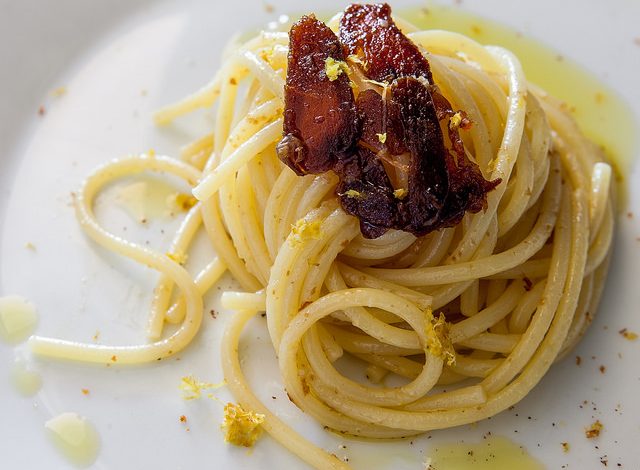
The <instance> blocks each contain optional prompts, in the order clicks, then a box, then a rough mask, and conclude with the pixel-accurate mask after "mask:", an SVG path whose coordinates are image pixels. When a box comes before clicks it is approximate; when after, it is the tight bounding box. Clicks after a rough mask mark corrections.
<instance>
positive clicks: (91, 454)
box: [44, 413, 100, 467]
mask: <svg viewBox="0 0 640 470" xmlns="http://www.w3.org/2000/svg"><path fill="white" fill-rule="evenodd" d="M44 427H45V428H46V429H47V430H48V431H49V432H48V434H49V437H50V438H51V441H52V442H53V444H54V445H55V446H56V448H57V449H58V450H59V451H60V452H61V453H62V454H63V455H64V456H65V457H66V458H67V460H69V462H71V463H72V464H74V465H76V466H78V467H88V466H89V465H91V464H92V463H93V462H95V460H96V457H97V456H98V450H99V449H100V438H99V436H98V433H97V431H96V430H95V428H94V427H93V425H92V424H91V423H90V422H89V421H87V419H86V418H84V417H82V416H80V415H78V414H77V413H62V414H61V415H59V416H56V417H55V418H52V419H50V420H49V421H47V422H46V423H45V424H44Z"/></svg>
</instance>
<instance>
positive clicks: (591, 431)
mask: <svg viewBox="0 0 640 470" xmlns="http://www.w3.org/2000/svg"><path fill="white" fill-rule="evenodd" d="M603 427H604V426H603V425H602V423H601V422H600V420H599V419H598V420H596V421H595V423H593V424H592V425H591V426H589V427H588V428H587V429H585V431H584V435H585V436H587V439H593V438H594V437H598V436H599V435H600V431H602V428H603Z"/></svg>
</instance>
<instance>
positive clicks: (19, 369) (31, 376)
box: [11, 359, 42, 397]
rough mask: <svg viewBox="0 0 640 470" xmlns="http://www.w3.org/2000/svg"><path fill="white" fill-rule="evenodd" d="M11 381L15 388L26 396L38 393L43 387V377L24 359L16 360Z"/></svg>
mask: <svg viewBox="0 0 640 470" xmlns="http://www.w3.org/2000/svg"><path fill="white" fill-rule="evenodd" d="M11 382H12V383H13V386H14V387H15V389H16V390H17V391H18V393H20V395H23V396H25V397H31V396H33V395H35V394H36V393H38V390H40V388H41V387H42V378H41V377H40V374H38V373H37V372H36V371H35V370H33V369H31V368H30V367H29V365H28V364H27V363H26V362H25V361H23V360H22V359H18V360H16V362H15V363H14V364H13V369H12V370H11Z"/></svg>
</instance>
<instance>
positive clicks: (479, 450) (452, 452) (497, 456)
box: [427, 436, 545, 470]
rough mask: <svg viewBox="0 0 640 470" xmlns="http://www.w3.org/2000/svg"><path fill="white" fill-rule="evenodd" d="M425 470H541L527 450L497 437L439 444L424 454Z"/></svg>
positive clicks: (540, 464) (508, 440)
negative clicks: (425, 458)
mask: <svg viewBox="0 0 640 470" xmlns="http://www.w3.org/2000/svg"><path fill="white" fill-rule="evenodd" d="M427 455H428V457H427V468H428V469H429V470H512V469H518V470H544V468H545V467H544V465H543V464H542V463H541V462H540V461H538V460H537V459H535V458H534V457H532V456H531V455H529V453H528V452H527V450H526V449H525V448H524V447H523V446H521V445H519V444H517V443H515V442H513V441H511V440H510V439H507V438H506V437H501V436H489V437H487V438H486V439H484V440H482V441H480V442H478V443H472V444H467V443H452V444H439V445H437V446H436V447H434V448H432V449H430V450H429V451H428V452H427Z"/></svg>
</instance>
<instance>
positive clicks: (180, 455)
mask: <svg viewBox="0 0 640 470" xmlns="http://www.w3.org/2000/svg"><path fill="white" fill-rule="evenodd" d="M222 3H224V7H222V6H217V5H218V2H213V1H205V0H192V1H183V2H177V1H176V2H152V1H136V2H128V1H124V0H111V1H104V0H100V1H92V2H84V1H80V0H57V1H56V2H40V1H35V0H28V1H22V2H16V1H9V0H0V85H1V86H0V295H8V294H20V295H23V296H25V297H27V298H29V299H31V300H32V301H33V302H34V303H35V304H36V305H37V306H38V311H39V314H40V324H39V326H38V330H37V331H38V333H39V334H46V335H53V336H59V337H65V338H71V339H77V340H83V341H90V340H91V338H92V337H93V335H94V334H95V333H96V331H97V330H99V331H100V340H101V341H102V342H103V343H105V344H108V343H112V344H116V343H120V344H124V343H133V342H140V341H143V340H144V336H143V334H142V329H143V326H144V322H145V316H146V308H147V306H148V303H149V300H150V291H151V288H152V286H153V283H154V281H155V279H156V274H155V273H152V272H150V271H147V270H144V269H142V268H139V267H136V266H133V265H132V264H130V263H129V262H127V261H122V260H120V259H116V258H114V257H112V256H111V255H109V254H106V253H105V252H104V251H103V250H101V249H100V248H97V247H96V246H94V245H93V244H92V243H90V242H89V241H88V240H87V239H86V238H85V237H84V236H83V235H82V234H81V233H80V230H79V228H78V227H77V226H76V223H75V220H74V217H73V212H72V209H71V208H70V207H69V201H70V198H69V193H70V192H71V191H72V190H74V189H75V188H76V187H77V186H78V184H79V183H80V181H81V180H82V178H83V176H84V175H86V174H87V173H88V172H89V171H90V170H91V169H92V168H94V167H95V166H96V165H98V164H100V163H102V162H104V161H106V160H108V159H110V158H113V157H117V156H121V155H124V154H127V153H132V152H133V153H135V152H142V151H146V150H148V149H149V148H154V149H155V150H156V151H157V152H158V153H162V154H170V155H176V154H177V150H178V148H179V146H180V145H182V144H184V143H185V142H187V141H189V140H191V138H194V137H197V136H198V135H200V131H202V130H204V129H205V128H206V125H207V119H208V116H207V115H206V113H204V114H202V115H199V116H195V117H193V118H188V119H182V120H180V122H179V123H178V124H177V125H175V126H173V127H171V128H167V129H162V130H159V129H155V128H154V127H153V125H152V122H151V113H152V112H153V110H155V109H157V108H158V107H159V106H161V105H163V104H166V103H168V102H171V101H173V100H175V99H177V98H179V97H182V96H183V95H185V94H187V93H189V92H191V91H193V90H194V89H196V88H197V87H198V86H200V85H201V84H203V83H205V82H206V81H207V80H208V79H209V78H210V77H211V76H212V75H213V73H214V71H215V69H216V67H217V65H218V60H219V56H220V52H221V50H222V47H223V45H224V44H225V42H226V40H227V39H228V38H230V37H231V35H232V34H233V33H234V32H236V31H241V30H245V29H247V28H251V27H258V26H260V25H263V24H266V22H267V21H269V20H274V19H277V17H278V16H279V15H280V14H285V13H289V12H292V11H294V12H295V11H304V12H308V11H313V10H314V9H318V8H320V9H322V10H323V11H326V10H328V9H335V10H337V9H339V8H341V7H342V6H344V4H345V3H344V2H335V1H327V0H325V1H322V2H320V1H316V2H305V6H304V7H303V6H301V5H302V4H301V3H300V2H295V1H293V0H292V1H283V0H280V1H276V0H272V1H270V2H269V3H270V4H271V5H273V6H274V7H275V11H274V12H271V13H268V12H267V11H266V9H265V6H264V3H263V2H261V1H259V0H246V1H242V0H238V1H236V2H220V4H222ZM416 4H417V2H415V1H401V2H395V3H394V4H393V6H394V7H395V8H396V10H397V9H398V7H400V6H416ZM462 7H463V8H465V9H469V10H471V11H474V12H477V13H481V14H483V15H484V16H487V17H489V18H493V19H496V20H499V21H501V22H503V23H505V24H508V25H511V26H513V27H515V28H517V29H518V30H520V31H522V32H523V33H524V34H527V35H532V36H534V37H537V38H540V39H542V40H543V41H544V42H545V43H547V44H549V45H553V46H554V47H555V48H556V49H557V50H558V52H560V53H562V54H565V55H566V56H568V57H571V58H573V59H575V60H577V61H578V62H580V63H581V64H583V65H584V66H586V67H587V68H589V69H590V70H591V71H592V72H594V73H595V74H596V75H597V76H598V77H599V78H601V79H603V80H605V81H607V83H609V84H610V85H611V86H612V87H613V88H615V89H617V90H618V91H619V93H620V95H621V96H622V97H623V98H624V99H625V100H626V101H627V102H628V103H629V104H630V106H631V107H632V108H633V109H634V111H635V115H636V118H638V117H639V116H640V91H639V90H640V88H639V87H638V86H637V80H638V77H640V66H639V65H638V64H640V46H639V45H637V44H635V43H634V38H637V37H640V26H638V22H637V20H638V18H640V3H638V2H634V1H631V0H619V1H616V2H601V1H578V0H574V1H566V2H558V1H536V2H527V3H525V2H500V1H497V0H492V1H482V2H480V1H478V2H472V1H468V0H465V1H464V3H463V4H462ZM59 86H65V87H66V88H67V93H66V94H65V95H64V96H63V97H60V98H55V97H53V96H52V95H51V91H52V90H54V89H55V88H57V87H59ZM40 105H44V106H45V108H46V114H45V115H44V116H38V113H37V111H38V108H39V106H40ZM637 153H638V152H637V151H636V156H637ZM629 181H630V184H629V188H630V195H629V199H630V206H629V208H628V211H630V212H634V213H637V214H638V215H637V217H640V211H639V208H638V204H639V202H640V192H639V191H638V189H637V187H638V183H640V175H639V174H638V172H637V166H635V165H634V167H633V172H632V173H631V174H630V175H629ZM634 186H635V188H634ZM100 213H101V214H103V215H106V217H104V220H105V223H106V224H107V225H108V226H109V227H111V228H112V229H113V230H115V231H118V230H122V228H123V227H124V226H127V225H128V226H129V227H130V228H131V232H133V234H132V233H131V232H130V233H129V235H128V236H133V237H137V240H139V241H141V242H144V241H147V240H148V241H149V242H150V243H151V244H152V245H153V246H156V247H158V249H163V248H162V247H163V246H166V244H167V242H168V240H169V238H168V236H169V235H168V234H169V233H171V221H168V225H167V221H166V220H165V221H156V222H153V223H151V224H149V226H148V227H146V228H144V229H142V230H139V231H138V232H137V233H136V232H135V231H134V230H133V226H135V225H136V224H135V223H134V222H132V221H131V220H130V219H127V216H126V215H125V214H123V213H122V212H118V211H117V210H114V211H111V212H104V211H103V212H100ZM637 217H635V218H627V217H621V218H620V221H619V222H620V223H619V229H618V234H617V237H616V238H617V239H616V250H615V256H614V262H613V264H612V269H611V275H610V279H609V283H608V286H607V289H606V294H605V298H604V300H603V303H602V306H601V309H600V312H599V315H598V317H597V319H596V321H595V323H594V324H593V326H592V327H591V329H590V330H589V332H588V334H587V335H586V337H585V338H584V340H583V341H582V343H581V344H580V345H579V347H578V349H577V351H576V352H575V354H579V355H581V356H582V358H583V363H582V365H581V366H580V367H577V366H576V365H575V363H574V356H575V354H572V355H571V356H570V357H569V358H568V359H567V360H566V361H563V362H562V363H560V364H557V365H556V366H554V367H553V369H552V370H551V372H550V373H549V374H548V375H547V376H546V377H545V378H544V379H543V381H542V382H541V383H540V384H539V386H538V387H537V388H536V389H535V390H534V391H533V392H532V393H531V394H530V395H529V396H528V397H527V398H526V399H525V400H524V401H522V402H521V403H520V404H518V406H517V407H516V408H515V409H514V410H511V411H508V412H505V413H503V414H501V415H499V416H497V417H495V418H493V419H491V420H489V421H485V422H483V423H479V424H478V425H475V426H464V427H461V428H458V429H453V430H447V431H441V432H435V433H432V436H431V438H429V439H427V438H422V439H418V440H415V442H414V445H412V446H410V445H409V444H408V442H406V441H400V442H391V443H387V442H385V443H377V444H375V445H371V444H368V443H363V442H359V441H353V440H345V439H343V438H340V437H336V436H332V435H328V434H326V433H324V432H322V430H321V429H319V427H318V426H317V425H316V424H314V423H312V422H311V421H310V420H309V419H307V418H306V417H305V416H304V415H303V414H302V413H300V412H299V411H298V410H297V409H296V408H295V407H294V406H293V405H291V404H290V403H289V402H288V400H287V399H286V396H285V395H284V392H283V390H282V387H281V385H280V384H279V381H278V379H277V377H278V372H277V369H276V366H275V361H274V360H272V359H271V357H272V356H271V347H270V345H269V344H268V343H267V334H266V330H265V329H264V325H263V324H262V321H261V320H259V319H258V320H257V321H256V322H255V325H254V328H253V329H252V330H251V331H250V332H249V334H248V335H247V337H246V339H247V340H248V339H250V340H251V341H245V342H243V343H242V344H241V353H242V354H246V357H247V359H246V363H245V367H246V369H247V370H248V372H249V376H250V378H251V381H252V383H254V384H256V387H257V390H258V392H259V396H261V397H263V398H264V399H265V401H267V402H268V403H269V404H270V405H271V404H273V405H274V409H275V410H276V411H277V412H278V414H279V415H280V416H281V417H283V418H284V419H285V420H286V421H288V422H290V423H291V424H292V425H293V426H294V427H295V428H296V429H298V430H302V431H303V432H304V433H305V435H307V436H309V438H310V439H313V440H314V441H315V442H316V443H318V444H319V445H322V446H324V447H325V448H326V449H328V450H329V451H330V452H335V453H336V454H337V455H339V456H341V457H343V456H348V457H349V459H350V462H351V463H352V464H353V466H354V467H355V468H362V469H365V468H366V469H374V468H423V467H422V464H421V462H422V461H424V458H425V456H426V455H428V453H429V449H431V448H433V447H434V446H437V443H438V442H443V443H451V442H456V441H459V440H465V441H467V442H472V441H478V440H479V439H480V438H481V436H482V435H483V434H484V433H485V432H487V431H491V432H492V433H493V434H499V435H504V436H506V437H508V438H510V439H512V440H514V441H515V442H518V443H520V444H523V445H525V446H526V447H527V449H528V450H529V452H530V453H531V454H532V455H533V456H535V457H536V458H538V459H539V460H541V461H542V462H544V463H545V464H547V465H548V467H549V468H561V466H562V465H567V467H565V468H575V469H582V468H587V469H589V468H604V467H603V465H602V464H601V463H600V458H601V457H603V456H605V455H606V457H604V458H606V460H608V466H609V468H611V467H613V468H617V466H616V464H617V463H621V464H622V465H623V468H640V450H639V449H638V442H640V404H639V401H638V399H637V397H638V396H640V367H639V366H638V364H639V363H640V341H637V342H629V341H626V340H624V339H622V338H621V336H620V335H619V334H618V330H620V329H621V328H623V327H626V328H629V329H630V330H635V331H640V319H639V318H638V310H639V307H638V305H639V303H640V290H639V289H638V288H637V282H638V277H639V276H640V256H639V253H640V241H638V240H637V237H640V225H639V224H638V222H637ZM174 224H175V221H174ZM161 229H164V230H165V234H162V233H161V232H160V230H161ZM27 242H31V243H33V244H34V245H35V246H36V251H35V252H33V251H30V250H27V249H25V247H24V245H25V243H27ZM226 286H229V281H228V280H226V281H225V282H223V285H222V286H221V287H222V288H223V289H224V288H225V287H226ZM218 295H219V291H216V292H214V295H213V296H211V297H212V298H211V299H210V305H212V306H214V307H215V299H216V298H217V296H218ZM211 302H213V303H211ZM227 315H228V314H225V313H224V312H222V313H220V314H219V315H218V318H217V319H215V320H214V319H212V318H211V317H210V316H207V315H206V316H205V319H204V320H205V321H204V329H203V331H202V333H201V334H200V335H199V336H198V338H197V340H196V341H195V343H194V344H193V345H192V346H191V347H189V348H188V349H187V350H186V351H184V352H183V353H181V354H179V355H178V357H179V358H180V360H179V361H178V360H175V359H170V360H167V361H164V362H162V363H158V364H152V365H150V366H144V367H128V368H117V367H112V368H108V369H107V368H104V367H95V366H84V365H78V364H71V363H60V362H46V361H37V362H36V363H35V367H36V368H37V370H38V371H39V372H40V373H41V374H42V377H43V382H44V385H43V388H42V390H41V391H40V392H39V393H38V395H37V396H35V397H33V398H23V397H20V396H19V395H18V394H17V393H16V392H15V391H14V389H13V388H12V387H11V385H10V383H9V380H8V375H9V370H10V367H11V364H12V362H13V360H14V357H15V356H26V354H27V352H26V350H25V349H24V347H19V348H17V349H14V348H11V347H8V346H7V345H4V344H0V468H7V469H14V468H15V469H18V468H19V469H32V468H33V469H35V468H39V469H40V468H47V469H58V468H67V466H68V464H67V463H66V461H65V460H64V459H62V458H61V457H60V456H59V455H58V453H57V452H56V451H55V449H53V447H52V446H51V445H50V443H49V442H48V441H47V439H46V435H45V431H44V428H43V423H44V422H45V421H46V420H47V419H49V418H50V417H52V416H55V415H57V414H59V413H61V412H65V411H75V412H78V413H80V414H82V415H85V416H87V417H88V418H89V420H90V421H91V422H93V423H94V424H95V426H96V428H97V429H98V432H99V433H100V436H101V440H102V449H101V452H100V455H99V457H98V460H97V462H96V463H95V465H94V468H96V469H145V468H152V467H154V468H160V469H165V468H166V469H188V468H189V469H191V468H204V467H205V466H206V467H207V468H232V467H231V466H233V468H246V469H257V468H266V467H267V466H268V467H271V468H300V467H302V466H303V464H302V463H301V462H300V461H299V460H297V459H296V458H294V457H292V456H290V455H289V454H288V453H287V452H285V451H284V450H283V449H281V448H280V447H279V446H277V445H275V444H274V442H273V441H272V440H271V439H270V438H268V437H265V438H264V439H262V440H261V441H260V442H259V443H258V445H257V446H256V447H255V449H254V450H253V451H252V452H251V453H250V454H249V453H248V452H247V451H245V450H244V449H238V448H232V447H229V446H227V445H225V444H224V442H223V440H222V437H221V434H220V431H219V429H218V424H219V423H220V421H221V416H222V410H221V406H220V405H219V404H218V403H217V402H215V401H212V400H201V401H197V402H184V401H183V400H182V398H181V394H180V391H179V390H178V384H179V381H180V377H182V376H184V375H187V374H194V375H196V376H197V377H199V378H200V379H202V380H206V381H211V382H217V381H219V380H221V378H222V374H221V371H220V366H219V361H218V357H217V354H218V353H217V351H218V346H219V338H220V334H221V330H222V327H223V325H224V322H225V317H226V316H227ZM258 337H259V339H258V340H256V338H258ZM592 357H595V359H592ZM600 365H605V366H606V367H607V369H606V373H605V374H601V373H600V372H599V371H598V367H599V366H600ZM82 388H87V389H89V390H90V394H89V395H88V396H84V395H83V394H82V393H81V389H82ZM217 395H218V396H219V397H220V398H221V399H222V400H226V399H229V398H230V397H229V395H228V392H227V391H226V390H224V389H221V390H220V391H219V392H217ZM271 396H276V397H277V398H276V399H275V400H273V399H272V398H271ZM583 400H587V402H588V404H587V405H583V407H582V408H580V407H579V405H581V404H582V402H583ZM183 414H184V415H186V416H187V418H188V427H189V429H190V431H189V432H187V431H186V430H185V425H183V424H181V423H180V422H179V416H180V415H183ZM528 417H531V419H528ZM595 419H600V420H601V421H602V422H603V424H604V426H605V429H604V431H603V433H602V435H601V437H600V438H599V439H598V440H597V441H587V440H586V439H585V437H584V428H585V427H586V426H588V425H589V424H590V423H592V422H593V421H594V420H595ZM561 442H569V443H570V444H571V450H570V452H569V453H567V454H565V453H563V452H562V449H561V446H560V443H561ZM340 444H346V445H347V449H341V448H339V447H338V446H339V445H340ZM595 446H597V447H598V448H596V447H595Z"/></svg>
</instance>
